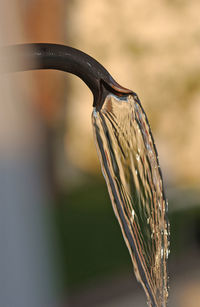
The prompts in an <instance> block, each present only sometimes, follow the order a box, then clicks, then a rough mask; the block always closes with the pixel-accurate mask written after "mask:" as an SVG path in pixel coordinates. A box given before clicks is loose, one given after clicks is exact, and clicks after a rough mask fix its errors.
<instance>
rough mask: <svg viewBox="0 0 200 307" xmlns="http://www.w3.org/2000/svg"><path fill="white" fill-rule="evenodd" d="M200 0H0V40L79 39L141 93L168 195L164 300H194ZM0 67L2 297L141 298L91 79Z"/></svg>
mask: <svg viewBox="0 0 200 307" xmlns="http://www.w3.org/2000/svg"><path fill="white" fill-rule="evenodd" d="M199 10H200V3H199V1H197V0H193V1H190V2H188V1H184V0H163V1H154V2H151V4H150V3H149V1H148V0H134V1H133V0H126V1H121V0H115V1H106V0H101V1H94V0H85V1H81V0H73V1H72V0H71V1H70V0H65V1H64V0H48V1H47V0H10V1H7V2H6V1H3V0H1V1H0V44H1V46H3V45H9V44H16V43H30V42H49V43H51V42H52V43H61V44H66V45H70V46H72V47H76V48H78V49H81V50H82V51H84V52H86V53H88V54H90V55H91V56H93V57H94V58H96V59H97V60H98V61H99V62H101V63H102V64H103V65H104V66H105V67H106V68H107V69H108V71H109V72H110V73H111V75H112V76H113V77H114V78H115V79H116V80H117V81H118V82H119V84H121V85H123V86H125V87H127V88H130V89H132V90H134V91H135V92H136V93H137V94H138V95H139V97H140V99H141V101H142V104H143V107H144V109H145V111H146V113H147V116H148V118H149V121H150V124H151V128H152V131H153V135H154V138H155V142H156V146H157V149H158V153H159V159H160V164H161V168H162V171H163V177H164V182H165V187H166V194H167V197H168V200H169V218H170V222H171V255H170V259H169V284H170V291H169V295H170V296H169V306H170V307H173V306H176V307H179V306H180V307H189V306H190V307H199V306H200V292H199V289H200V263H199V259H200V206H199V205H200V190H199V186H200V163H199V151H200V137H199V131H200V120H199V117H200V82H199V77H200V61H199V51H200V48H199V40H200V19H199ZM12 64H13V63H10V65H11V67H12ZM0 77H1V83H0V91H1V100H0V109H1V112H0V202H1V206H0V211H1V212H0V229H1V231H0V248H1V252H0V254H1V256H0V270H1V274H0V275H1V277H0V283H1V287H0V289H1V290H0V303H1V304H0V305H1V306H3V307H18V306H19V307H25V306H30V307H31V306H33V307H35V306H37V307H39V306H41V307H43V306H70V307H86V306H91V307H92V306H95V307H111V306H115V307H118V306H126V307H129V306H138V307H140V306H146V298H145V295H144V293H143V290H142V289H141V286H140V285H139V284H138V283H137V282H136V279H135V277H134V274H133V272H132V264H131V260H130V257H129V254H128V250H127V248H126V246H125V243H124V242H123V238H122V235H121V231H120V228H119V226H118V224H117V221H116V219H115V216H114V213H113V211H112V207H111V203H110V200H109V197H108V193H107V189H106V186H105V182H104V180H103V176H102V174H101V171H100V166H99V162H98V160H97V154H96V149H95V145H94V141H93V135H92V127H91V112H92V102H93V101H92V95H91V93H90V91H89V90H88V88H87V87H86V85H85V84H83V83H82V82H81V81H80V80H79V79H78V78H77V77H75V76H71V75H69V74H66V73H62V72H57V71H35V72H22V73H14V74H7V75H3V74H1V75H0Z"/></svg>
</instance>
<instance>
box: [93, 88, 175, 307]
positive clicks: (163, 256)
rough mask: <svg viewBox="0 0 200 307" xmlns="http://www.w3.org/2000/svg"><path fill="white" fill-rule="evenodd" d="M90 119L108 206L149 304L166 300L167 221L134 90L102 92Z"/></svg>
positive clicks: (163, 303)
mask: <svg viewBox="0 0 200 307" xmlns="http://www.w3.org/2000/svg"><path fill="white" fill-rule="evenodd" d="M92 124H93V131H94V136H95V142H96V147H97V152H98V156H99V159H100V163H101V168H102V172H103V175H104V177H105V180H106V183H107V187H108V191H109V195H110V199H111V202H112V206H113V210H114V212H115V215H116V217H117V219H118V222H119V224H120V227H121V230H122V234H123V237H124V240H125V242H126V245H127V247H128V250H129V253H130V256H131V259H132V262H133V267H134V271H135V275H136V278H137V280H138V281H139V282H140V283H141V284H142V286H143V288H144V290H145V292H146V295H147V299H148V304H149V305H150V306H156V307H161V306H162V307H165V306H166V304H167V297H168V289H167V279H168V278H167V258H168V253H169V250H168V245H169V235H168V227H169V226H168V220H167V215H166V213H167V202H166V199H165V194H164V188H163V181H162V175H161V171H160V166H159V162H158V156H157V151H156V147H155V144H154V140H153V137H152V133H151V130H150V126H149V123H148V120H147V117H146V115H145V113H144V110H143V108H142V106H141V103H140V101H139V99H138V97H137V95H136V94H135V93H133V94H130V95H127V96H123V97H118V96H116V95H114V94H112V93H110V94H108V95H107V97H106V98H105V100H104V103H103V105H102V107H101V109H99V110H97V108H96V107H94V110H93V113H92Z"/></svg>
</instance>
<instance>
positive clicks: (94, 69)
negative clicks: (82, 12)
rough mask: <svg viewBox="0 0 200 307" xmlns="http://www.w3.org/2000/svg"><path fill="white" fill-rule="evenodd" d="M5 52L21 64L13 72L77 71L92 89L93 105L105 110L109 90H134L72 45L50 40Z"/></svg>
mask: <svg viewBox="0 0 200 307" xmlns="http://www.w3.org/2000/svg"><path fill="white" fill-rule="evenodd" d="M4 55H5V57H4V61H9V57H10V56H12V57H14V58H16V59H15V63H16V62H17V64H16V65H15V67H14V66H13V67H10V69H9V71H23V70H36V69H56V70H62V71H65V72H69V73H72V74H75V75H76V76H78V77H80V78H81V79H82V80H83V81H84V82H85V83H86V84H87V86H88V87H89V88H90V90H91V91H92V93H93V96H94V102H93V106H95V107H97V108H98V109H101V106H102V103H103V101H104V98H105V96H106V95H107V94H108V92H111V93H115V94H116V95H118V96H126V95H129V94H132V93H133V92H132V91H131V90H129V89H126V88H124V87H122V86H120V85H119V84H118V83H117V82H116V81H115V80H114V79H113V78H112V76H111V75H110V74H109V72H108V71H107V70H106V69H105V68H104V67H103V66H102V65H101V64H100V63H99V62H97V61H96V60H95V59H93V58H92V57H91V56H89V55H87V54H86V53H84V52H82V51H80V50H78V49H75V48H72V47H68V46H64V45H58V44H47V43H32V44H22V45H14V46H7V47H4ZM9 55H10V56H9Z"/></svg>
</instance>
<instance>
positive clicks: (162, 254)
mask: <svg viewBox="0 0 200 307" xmlns="http://www.w3.org/2000/svg"><path fill="white" fill-rule="evenodd" d="M160 256H161V259H162V258H163V256H164V249H163V247H161V250H160Z"/></svg>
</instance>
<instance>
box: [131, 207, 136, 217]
mask: <svg viewBox="0 0 200 307" xmlns="http://www.w3.org/2000/svg"><path fill="white" fill-rule="evenodd" d="M131 215H132V217H133V219H134V216H135V211H134V210H133V209H132V211H131Z"/></svg>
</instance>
